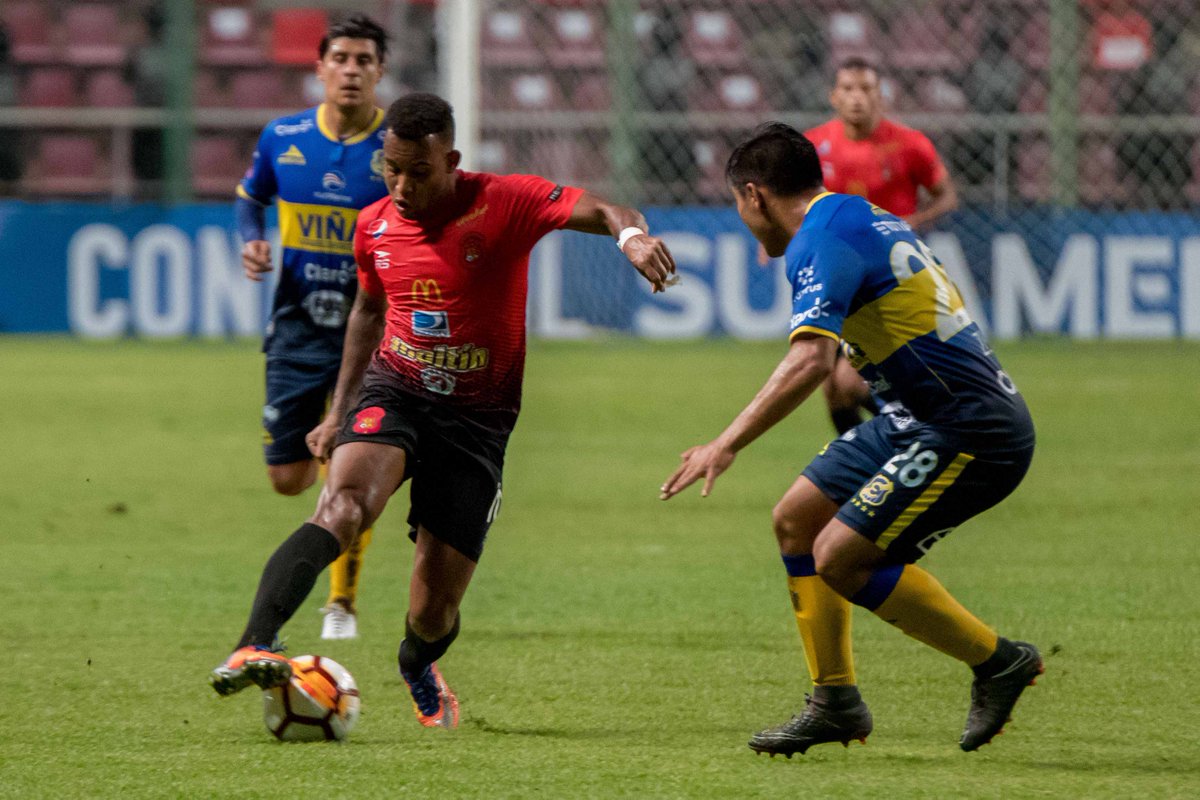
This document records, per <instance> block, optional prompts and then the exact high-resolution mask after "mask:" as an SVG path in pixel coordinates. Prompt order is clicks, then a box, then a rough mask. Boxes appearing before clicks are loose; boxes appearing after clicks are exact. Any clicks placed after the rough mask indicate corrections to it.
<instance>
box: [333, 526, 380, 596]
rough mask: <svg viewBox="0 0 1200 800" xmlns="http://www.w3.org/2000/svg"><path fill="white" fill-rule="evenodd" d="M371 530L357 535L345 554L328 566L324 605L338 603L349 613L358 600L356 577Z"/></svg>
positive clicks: (368, 529) (369, 539) (360, 570)
mask: <svg viewBox="0 0 1200 800" xmlns="http://www.w3.org/2000/svg"><path fill="white" fill-rule="evenodd" d="M372 530H373V529H372V528H367V529H366V530H365V531H363V532H362V533H360V534H359V535H358V538H357V539H355V540H354V543H353V544H352V545H350V546H349V547H347V548H346V552H344V553H342V554H341V555H340V556H338V557H337V560H336V561H334V562H333V563H332V564H330V565H329V600H328V601H327V602H326V605H330V604H331V603H334V602H339V603H341V604H343V605H344V606H346V608H348V609H349V610H350V611H351V612H353V611H354V603H355V601H356V600H357V599H358V576H359V575H360V574H361V573H362V561H363V553H364V552H365V551H366V549H367V545H368V544H370V543H371V531H372Z"/></svg>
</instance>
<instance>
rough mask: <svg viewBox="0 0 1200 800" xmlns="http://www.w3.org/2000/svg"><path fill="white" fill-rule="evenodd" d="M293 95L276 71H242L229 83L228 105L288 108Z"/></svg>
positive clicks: (294, 93)
mask: <svg viewBox="0 0 1200 800" xmlns="http://www.w3.org/2000/svg"><path fill="white" fill-rule="evenodd" d="M295 95H296V92H295V91H289V90H288V86H287V79H286V78H285V77H284V75H283V74H282V73H280V71H279V70H277V69H248V70H242V71H241V72H237V73H235V74H234V76H233V77H232V78H231V79H230V81H229V105H231V106H232V107H234V108H290V107H291V106H292V105H294V104H295V103H294V100H295Z"/></svg>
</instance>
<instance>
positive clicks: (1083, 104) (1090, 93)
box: [1017, 71, 1117, 115]
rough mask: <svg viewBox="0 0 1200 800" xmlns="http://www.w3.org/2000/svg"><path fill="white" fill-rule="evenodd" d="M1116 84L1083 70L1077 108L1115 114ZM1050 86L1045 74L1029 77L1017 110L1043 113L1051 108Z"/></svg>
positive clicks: (1083, 110) (1085, 111) (1091, 112)
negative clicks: (1047, 83)
mask: <svg viewBox="0 0 1200 800" xmlns="http://www.w3.org/2000/svg"><path fill="white" fill-rule="evenodd" d="M1114 89H1115V86H1114V84H1113V83H1112V81H1110V80H1109V79H1108V78H1107V76H1103V75H1097V74H1096V73H1094V72H1090V71H1087V72H1083V73H1081V74H1080V76H1079V90H1078V92H1077V93H1076V96H1077V98H1078V107H1077V110H1078V111H1079V113H1081V114H1103V115H1107V114H1115V113H1116V110H1117V108H1116V94H1115V91H1114ZM1049 91H1050V90H1049V87H1048V86H1047V85H1046V76H1045V75H1044V74H1040V75H1033V76H1032V77H1030V78H1029V80H1028V82H1027V83H1026V85H1025V88H1024V89H1023V90H1022V92H1021V97H1020V99H1019V100H1018V101H1017V110H1018V111H1020V112H1021V113H1022V114H1043V113H1045V112H1046V111H1047V110H1048V108H1049Z"/></svg>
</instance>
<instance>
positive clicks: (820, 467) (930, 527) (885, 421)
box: [803, 414, 1033, 563]
mask: <svg viewBox="0 0 1200 800" xmlns="http://www.w3.org/2000/svg"><path fill="white" fill-rule="evenodd" d="M1032 458H1033V446H1032V445H1030V446H1029V447H1027V448H1021V449H1018V450H1014V451H1011V452H1004V453H997V452H990V451H985V452H979V451H973V449H972V448H971V447H970V446H969V445H967V444H965V443H963V442H962V441H961V440H959V439H958V438H956V437H952V436H949V435H947V434H946V433H945V432H943V431H940V430H939V429H937V428H936V427H934V426H931V425H925V424H922V423H912V424H908V425H905V426H904V427H903V428H901V427H898V426H897V424H896V423H895V421H894V420H893V418H892V416H891V415H888V414H884V415H882V416H878V417H874V418H873V419H870V420H867V421H866V422H864V423H862V424H861V425H858V426H857V427H855V428H852V429H851V430H849V431H847V432H846V433H845V434H843V435H842V436H841V437H840V438H838V439H835V440H834V441H833V442H831V443H830V444H828V445H827V446H826V447H825V449H824V450H822V451H821V452H820V453H819V454H818V455H817V457H816V458H814V459H813V460H812V463H810V464H809V465H808V467H806V468H805V470H804V473H803V474H804V476H805V477H806V478H808V479H809V480H810V481H812V482H813V483H814V484H815V485H816V487H817V488H818V489H820V490H821V492H822V493H824V494H825V495H826V496H827V497H829V498H830V499H831V500H833V501H834V502H835V503H838V504H839V505H840V506H841V508H840V509H839V510H838V513H837V518H838V519H839V520H840V521H842V522H843V523H845V524H846V525H848V526H849V527H851V528H853V529H854V530H856V531H858V532H859V533H861V534H862V535H863V536H865V537H867V538H868V539H870V540H871V541H872V542H874V543H875V544H876V545H877V546H879V547H880V548H881V549H883V550H885V551H886V552H887V554H888V555H889V556H891V557H892V558H893V559H895V560H896V561H903V562H909V563H911V562H913V561H916V560H917V559H919V558H921V556H923V555H925V553H927V552H928V551H929V548H931V547H932V546H933V545H934V544H936V543H937V542H938V541H940V540H941V539H942V537H944V536H945V535H946V534H948V533H950V531H952V530H954V528H956V527H957V526H958V525H960V524H961V523H963V522H965V521H966V520H968V519H970V518H971V517H973V516H975V515H977V514H980V513H982V512H984V511H986V510H987V509H989V508H991V507H992V506H994V505H995V504H996V503H999V502H1000V501H1001V500H1003V499H1004V498H1005V497H1007V496H1008V495H1009V494H1011V493H1012V491H1013V490H1014V489H1016V488H1017V485H1018V484H1019V483H1020V482H1021V479H1022V478H1024V477H1025V473H1026V471H1027V470H1028V469H1029V463H1030V461H1031V460H1032Z"/></svg>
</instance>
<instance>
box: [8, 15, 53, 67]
mask: <svg viewBox="0 0 1200 800" xmlns="http://www.w3.org/2000/svg"><path fill="white" fill-rule="evenodd" d="M0 22H3V23H4V27H5V30H7V31H8V38H9V47H10V53H9V56H10V58H11V59H12V61H13V63H14V64H50V63H54V62H56V61H58V60H59V57H58V46H57V44H56V42H55V36H54V23H53V22H52V21H51V19H50V12H49V10H48V9H47V8H46V4H45V3H42V2H23V3H22V2H18V3H5V4H4V5H3V6H0Z"/></svg>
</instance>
